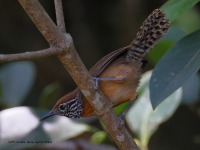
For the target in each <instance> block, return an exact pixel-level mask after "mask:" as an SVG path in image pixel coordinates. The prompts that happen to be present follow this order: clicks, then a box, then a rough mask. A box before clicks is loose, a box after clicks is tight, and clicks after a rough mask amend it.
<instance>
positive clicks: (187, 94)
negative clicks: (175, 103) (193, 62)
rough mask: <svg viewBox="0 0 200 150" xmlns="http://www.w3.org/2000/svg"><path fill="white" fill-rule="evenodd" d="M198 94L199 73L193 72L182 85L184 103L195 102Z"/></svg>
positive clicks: (199, 85) (199, 93) (199, 84)
mask: <svg viewBox="0 0 200 150" xmlns="http://www.w3.org/2000/svg"><path fill="white" fill-rule="evenodd" d="M199 95H200V75H199V74H195V75H194V76H192V77H191V79H190V80H189V81H187V82H186V83H185V84H184V85H183V99H182V102H183V103H185V104H191V103H195V102H197V101H198V100H199Z"/></svg>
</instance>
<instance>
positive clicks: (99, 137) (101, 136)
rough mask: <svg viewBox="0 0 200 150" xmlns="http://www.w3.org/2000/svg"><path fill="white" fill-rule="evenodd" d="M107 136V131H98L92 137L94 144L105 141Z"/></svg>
mask: <svg viewBox="0 0 200 150" xmlns="http://www.w3.org/2000/svg"><path fill="white" fill-rule="evenodd" d="M106 137H107V133H106V132H105V131H98V132H95V133H94V134H93V135H92V137H91V140H90V141H91V143H93V144H100V143H102V142H103V141H105V139H106Z"/></svg>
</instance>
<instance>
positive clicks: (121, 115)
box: [119, 100, 134, 126]
mask: <svg viewBox="0 0 200 150" xmlns="http://www.w3.org/2000/svg"><path fill="white" fill-rule="evenodd" d="M133 103H134V101H133V100H131V101H130V102H129V104H128V106H127V107H126V108H125V110H124V111H123V112H122V113H121V114H120V115H119V120H120V125H119V126H122V125H124V124H125V116H126V114H127V112H128V111H129V109H130V108H131V106H132V105H133Z"/></svg>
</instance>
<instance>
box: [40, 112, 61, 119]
mask: <svg viewBox="0 0 200 150" xmlns="http://www.w3.org/2000/svg"><path fill="white" fill-rule="evenodd" d="M57 113H58V111H56V110H51V111H50V112H48V113H47V114H45V115H44V116H43V117H42V118H40V121H43V120H44V119H47V118H49V117H51V116H54V115H57Z"/></svg>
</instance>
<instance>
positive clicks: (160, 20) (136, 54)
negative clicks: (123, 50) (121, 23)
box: [126, 9, 169, 62]
mask: <svg viewBox="0 0 200 150" xmlns="http://www.w3.org/2000/svg"><path fill="white" fill-rule="evenodd" d="M168 29H169V20H168V19H166V18H165V14H164V13H163V12H162V11H161V10H159V9H156V10H154V11H153V12H152V13H151V14H150V15H149V16H148V18H147V19H146V20H145V21H144V23H143V25H142V26H141V27H140V30H139V32H138V33H137V35H136V37H135V39H134V40H133V42H132V43H131V45H130V50H129V51H128V53H127V56H126V58H127V59H128V60H136V61H139V62H140V61H142V60H143V58H144V56H145V55H146V54H147V52H148V51H149V50H150V49H151V48H152V47H153V46H154V45H155V44H156V43H157V41H158V40H159V39H160V38H161V37H162V36H163V35H164V34H165V33H167V31H168Z"/></svg>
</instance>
